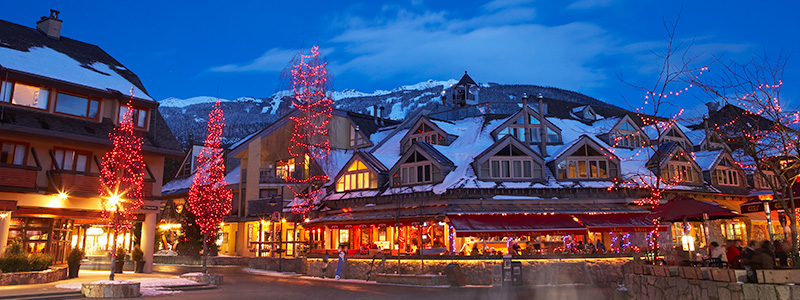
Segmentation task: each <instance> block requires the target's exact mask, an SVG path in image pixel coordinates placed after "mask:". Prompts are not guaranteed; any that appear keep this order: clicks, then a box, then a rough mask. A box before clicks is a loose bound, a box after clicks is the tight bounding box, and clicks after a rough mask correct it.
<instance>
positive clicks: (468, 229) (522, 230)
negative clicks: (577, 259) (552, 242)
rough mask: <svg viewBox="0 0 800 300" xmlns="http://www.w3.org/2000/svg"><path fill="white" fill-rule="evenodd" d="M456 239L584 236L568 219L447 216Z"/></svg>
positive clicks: (584, 230) (550, 216)
mask: <svg viewBox="0 0 800 300" xmlns="http://www.w3.org/2000/svg"><path fill="white" fill-rule="evenodd" d="M448 217H449V218H450V224H451V225H453V228H455V230H456V234H457V235H460V236H501V237H504V236H522V235H533V236H537V235H548V234H549V235H569V234H586V228H585V227H583V226H581V224H579V223H578V222H575V220H573V219H572V217H571V216H569V215H536V214H530V215H524V214H514V215H505V216H504V215H460V216H459V215H451V216H448Z"/></svg>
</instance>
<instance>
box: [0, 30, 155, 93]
mask: <svg viewBox="0 0 800 300" xmlns="http://www.w3.org/2000/svg"><path fill="white" fill-rule="evenodd" d="M0 41H2V42H0V66H2V67H3V68H6V69H10V70H14V71H18V72H21V73H27V74H33V75H36V76H41V77H45V78H49V79H54V80H58V81H63V82H68V83H72V84H75V85H78V86H82V87H88V88H92V89H95V90H100V91H103V92H109V91H117V92H120V93H121V94H122V95H129V94H130V91H131V89H133V94H134V97H136V98H139V99H143V100H149V101H153V98H151V97H150V95H148V94H147V93H146V92H145V91H144V88H143V87H142V85H141V82H140V81H139V79H138V77H136V75H135V74H133V72H131V71H130V70H128V69H127V68H126V67H125V66H123V65H122V64H121V63H119V62H118V61H116V60H115V59H114V58H112V57H111V56H109V55H108V54H107V53H106V52H105V51H103V50H102V49H100V48H99V47H97V46H95V45H91V44H87V43H83V42H80V41H77V40H73V39H70V38H67V37H63V36H62V37H61V38H60V39H57V40H56V39H51V38H48V37H47V36H45V35H44V34H42V33H40V32H38V31H37V30H36V29H33V28H30V27H26V26H22V25H19V24H14V23H11V22H7V21H2V20H0Z"/></svg>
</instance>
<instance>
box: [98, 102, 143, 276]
mask: <svg viewBox="0 0 800 300" xmlns="http://www.w3.org/2000/svg"><path fill="white" fill-rule="evenodd" d="M132 98H133V95H132V94H131V100H129V101H128V103H127V105H126V106H125V113H124V114H123V115H122V119H121V120H119V126H117V127H116V128H114V130H113V131H112V132H111V133H109V139H110V140H111V143H112V145H113V148H112V149H111V151H108V152H106V154H105V155H103V162H102V163H101V168H100V177H99V180H100V188H99V193H100V202H101V206H102V208H103V212H102V215H103V218H105V219H106V220H108V223H109V225H110V227H111V229H112V230H113V231H114V242H113V243H112V251H111V255H112V261H113V260H114V259H115V258H116V255H117V243H116V240H117V234H118V233H119V232H120V231H123V230H128V229H130V228H131V227H133V221H134V220H135V219H136V216H135V215H134V212H135V210H137V209H139V207H141V206H142V204H143V202H144V201H143V200H142V198H143V196H144V193H143V191H142V186H143V182H144V171H145V170H144V169H145V163H144V157H143V156H142V153H141V152H142V144H143V143H144V140H143V139H142V137H139V136H137V135H136V134H135V132H134V128H133V106H132V105H131V102H132ZM110 280H114V268H113V263H112V268H111V276H110Z"/></svg>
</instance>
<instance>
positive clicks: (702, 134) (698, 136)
mask: <svg viewBox="0 0 800 300" xmlns="http://www.w3.org/2000/svg"><path fill="white" fill-rule="evenodd" d="M684 133H685V134H686V137H687V138H689V140H690V141H692V145H695V146H698V145H700V144H702V143H703V140H705V139H706V131H705V130H704V129H698V130H692V131H685V132H684Z"/></svg>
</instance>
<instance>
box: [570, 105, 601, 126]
mask: <svg viewBox="0 0 800 300" xmlns="http://www.w3.org/2000/svg"><path fill="white" fill-rule="evenodd" d="M572 116H573V117H575V118H576V119H578V120H579V121H583V122H592V121H596V120H597V119H598V117H597V113H596V112H595V111H594V109H593V108H592V106H591V105H584V106H578V107H575V108H573V109H572Z"/></svg>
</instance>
